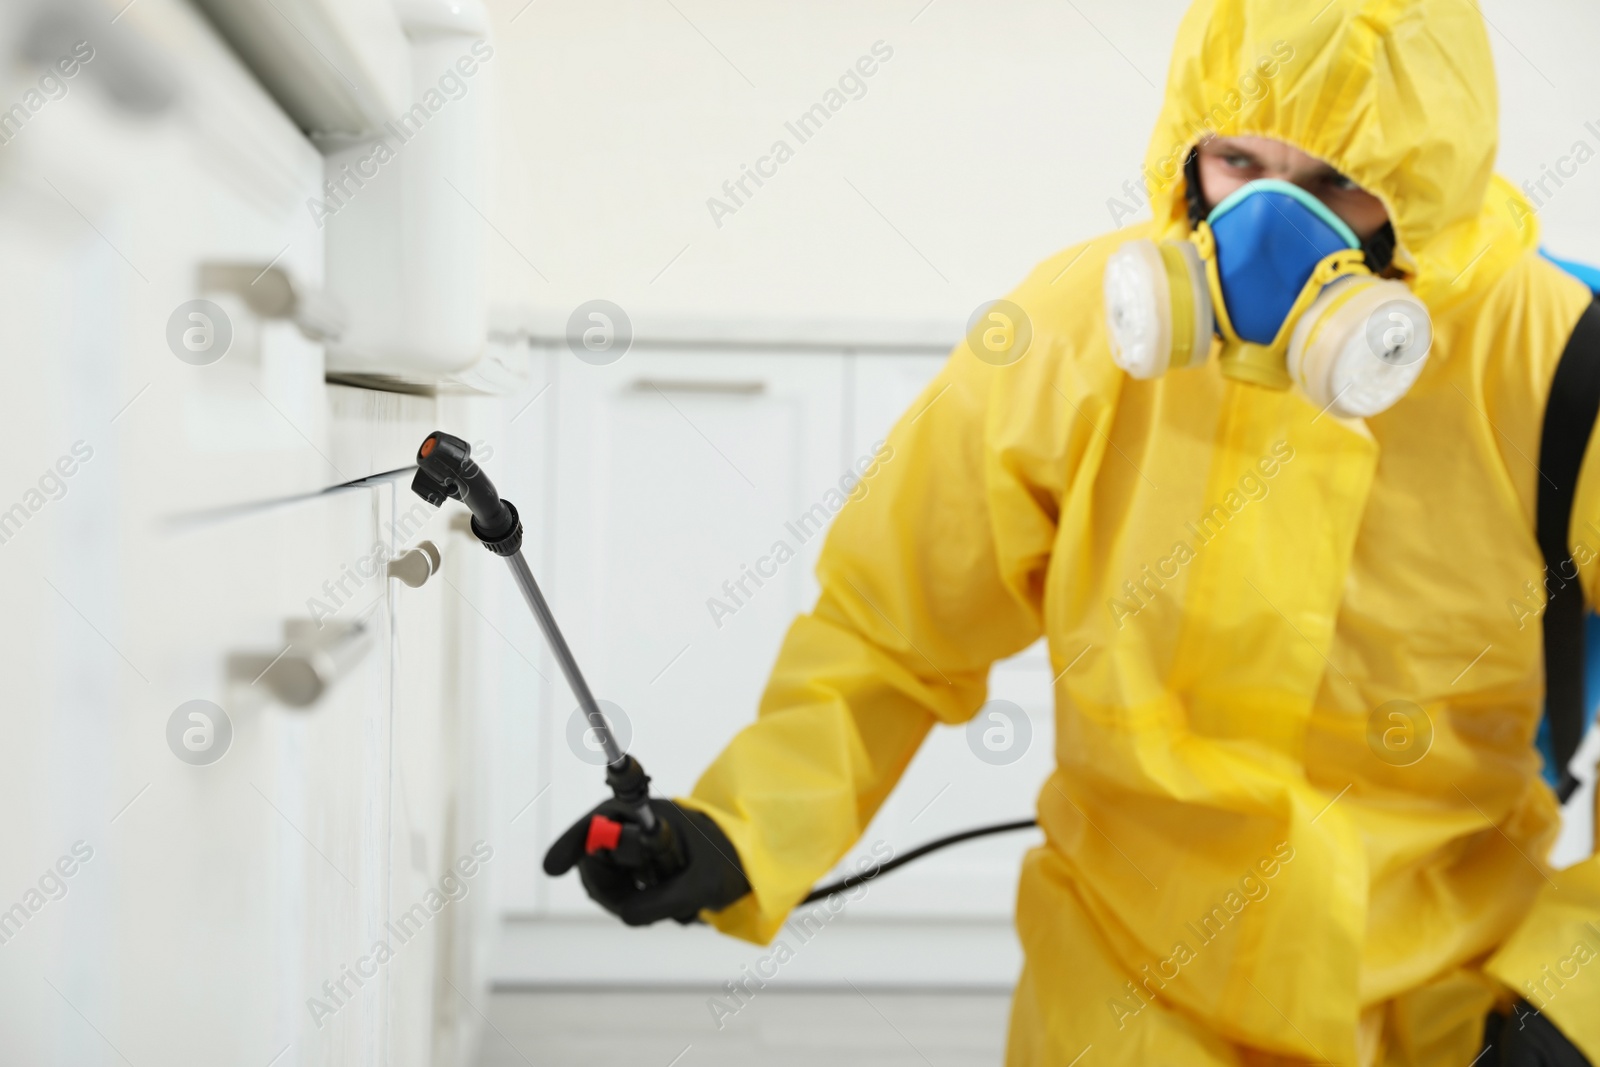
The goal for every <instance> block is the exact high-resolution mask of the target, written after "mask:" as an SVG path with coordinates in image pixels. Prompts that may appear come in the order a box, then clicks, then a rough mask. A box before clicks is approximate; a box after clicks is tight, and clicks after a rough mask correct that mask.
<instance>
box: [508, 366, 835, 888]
mask: <svg viewBox="0 0 1600 1067" xmlns="http://www.w3.org/2000/svg"><path fill="white" fill-rule="evenodd" d="M842 358H843V357H842V356H839V355H835V354H810V353H807V354H781V353H765V352H760V353H758V352H716V353H710V352H707V353H695V352H661V351H641V352H635V353H631V354H629V355H628V356H626V357H625V358H623V359H622V360H620V361H619V362H616V363H613V364H611V365H608V366H591V365H588V364H585V363H582V362H579V361H578V360H577V359H575V358H573V357H571V356H570V355H569V356H564V357H563V358H561V359H560V361H559V362H558V364H557V379H556V385H555V386H554V391H555V394H556V395H555V398H554V399H555V410H556V411H557V412H558V413H559V414H558V416H557V417H558V419H559V430H558V435H557V446H556V448H557V459H556V462H557V470H558V472H559V473H558V479H557V487H556V493H555V498H554V504H553V508H552V510H551V514H550V516H549V518H548V521H549V522H551V523H552V529H553V537H552V540H551V551H550V552H549V553H548V555H547V556H546V558H545V559H544V561H543V565H542V566H539V565H536V566H535V570H536V574H537V575H538V577H539V578H540V579H541V581H543V582H544V584H545V586H546V587H547V591H548V592H547V595H548V596H549V599H550V602H551V606H552V608H553V609H554V611H555V613H556V616H557V618H558V619H559V620H560V621H561V623H562V625H563V626H564V627H565V629H566V631H567V637H568V640H569V641H570V643H571V645H572V650H573V652H574V653H575V655H576V656H577V659H578V662H579V663H580V664H581V665H582V667H583V668H584V670H585V671H586V672H587V674H588V676H589V681H590V685H591V687H592V688H593V689H594V691H595V694H596V696H597V697H599V698H600V699H602V700H607V701H610V702H612V703H613V704H614V705H616V706H617V707H619V708H620V709H621V710H622V715H621V716H620V720H621V721H619V722H618V723H617V728H618V731H619V733H621V734H623V735H624V736H627V737H628V739H629V741H630V744H629V746H628V747H629V749H630V750H631V751H633V752H636V753H637V754H638V756H639V757H640V759H641V762H643V763H644V765H645V767H646V768H647V769H648V770H649V772H650V773H651V774H652V775H653V776H654V779H655V788H656V790H657V791H658V792H659V793H661V794H664V795H672V794H676V793H684V792H687V791H688V790H689V789H690V788H691V787H692V786H693V784H694V781H695V778H696V777H697V776H698V775H699V774H700V772H701V771H702V770H703V769H704V768H705V766H706V765H707V764H708V763H709V762H710V761H711V759H712V758H713V757H715V756H716V754H717V753H718V752H719V751H720V750H721V748H722V747H723V746H724V745H725V744H726V743H727V741H728V739H729V738H731V737H732V736H733V735H734V733H735V732H737V731H738V730H739V729H740V728H741V727H742V726H744V725H745V724H746V723H748V722H750V721H751V720H752V718H753V717H754V715H755V708H756V705H757V703H758V701H759V699H760V695H761V691H762V689H763V687H764V686H765V684H766V680H767V672H768V671H769V670H770V669H771V666H772V662H773V658H774V656H775V655H776V653H777V648H778V644H779V642H780V641H781V639H782V635H783V634H784V632H785V631H786V630H787V628H788V626H789V623H790V621H791V620H792V619H793V618H794V616H795V614H797V613H798V612H801V611H805V610H808V609H809V608H810V607H811V604H812V602H813V601H814V599H815V597H816V582H815V579H814V578H813V575H812V568H813V566H814V564H815V560H816V553H817V549H818V547H819V545H820V542H821V535H820V533H819V532H816V531H814V530H813V531H811V532H809V533H807V530H808V529H809V527H805V526H803V524H800V523H799V520H800V518H801V517H802V516H804V515H805V514H806V513H807V512H808V510H809V509H811V508H812V507H813V506H814V505H817V504H818V503H819V502H822V501H823V500H824V499H825V498H826V497H827V495H828V491H829V490H830V489H832V488H834V487H836V486H837V485H838V483H839V480H840V478H841V476H842V475H843V473H844V461H843V459H842V457H841V444H842V442H843V426H842V424H841V411H842V393H841V387H842V377H841V371H842ZM527 518H528V516H526V515H525V521H526V519H527ZM780 543H782V544H784V545H785V546H787V552H783V553H779V554H781V555H784V556H785V557H786V561H785V562H783V563H781V564H778V563H775V561H774V560H773V556H774V552H775V551H776V546H777V545H778V544H780ZM790 554H792V558H787V557H788V556H789V555H790ZM762 559H767V560H768V562H767V563H764V564H761V563H760V561H761V560H762ZM758 564H760V569H762V570H765V571H767V572H768V574H769V576H768V577H764V578H760V579H759V584H758V580H756V579H752V578H750V577H749V576H748V575H749V574H750V573H751V572H752V570H753V569H754V568H756V567H757V566H758ZM540 669H541V670H542V671H543V672H544V674H545V676H546V683H547V689H546V695H547V702H546V704H545V712H544V715H543V736H542V742H543V750H544V753H545V761H546V763H545V770H546V775H545V777H544V780H545V781H546V782H548V783H550V784H551V786H552V788H551V791H550V794H549V795H548V797H547V798H546V799H545V801H541V803H540V804H539V806H538V809H537V810H538V814H539V817H540V819H541V820H542V821H541V830H542V833H541V844H547V843H548V841H549V840H550V838H551V835H552V834H553V833H556V832H559V831H560V830H561V829H563V828H564V827H565V825H566V824H567V823H568V822H570V821H571V820H572V819H574V818H576V817H577V816H578V815H580V814H581V813H582V812H583V811H585V810H587V809H588V808H589V807H590V806H592V805H593V804H594V803H595V802H597V801H598V800H599V799H601V798H602V797H603V796H604V795H605V784H604V778H603V757H602V756H601V755H600V753H599V752H598V751H596V750H595V749H594V748H593V747H591V746H590V745H588V744H586V741H585V735H584V731H583V730H582V729H581V724H575V723H574V721H573V718H572V715H573V712H574V710H575V702H574V701H573V699H572V697H571V694H570V692H569V691H568V689H567V686H566V683H565V681H564V680H563V679H561V678H560V676H559V675H557V674H556V673H555V671H554V670H553V669H552V668H551V667H550V666H549V665H548V661H547V660H546V661H543V662H542V663H541V667H540ZM539 884H540V886H541V887H542V889H543V891H544V893H545V894H547V895H546V896H544V897H542V898H540V899H537V900H536V901H535V904H536V906H539V907H541V908H543V909H546V910H547V911H550V912H559V913H576V914H581V915H585V916H588V915H592V914H593V905H592V904H591V903H589V902H588V900H587V899H586V898H585V897H584V896H583V891H582V889H581V887H579V886H578V884H577V881H576V879H573V878H565V879H561V880H559V881H551V880H549V879H541V880H540V883H539Z"/></svg>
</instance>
